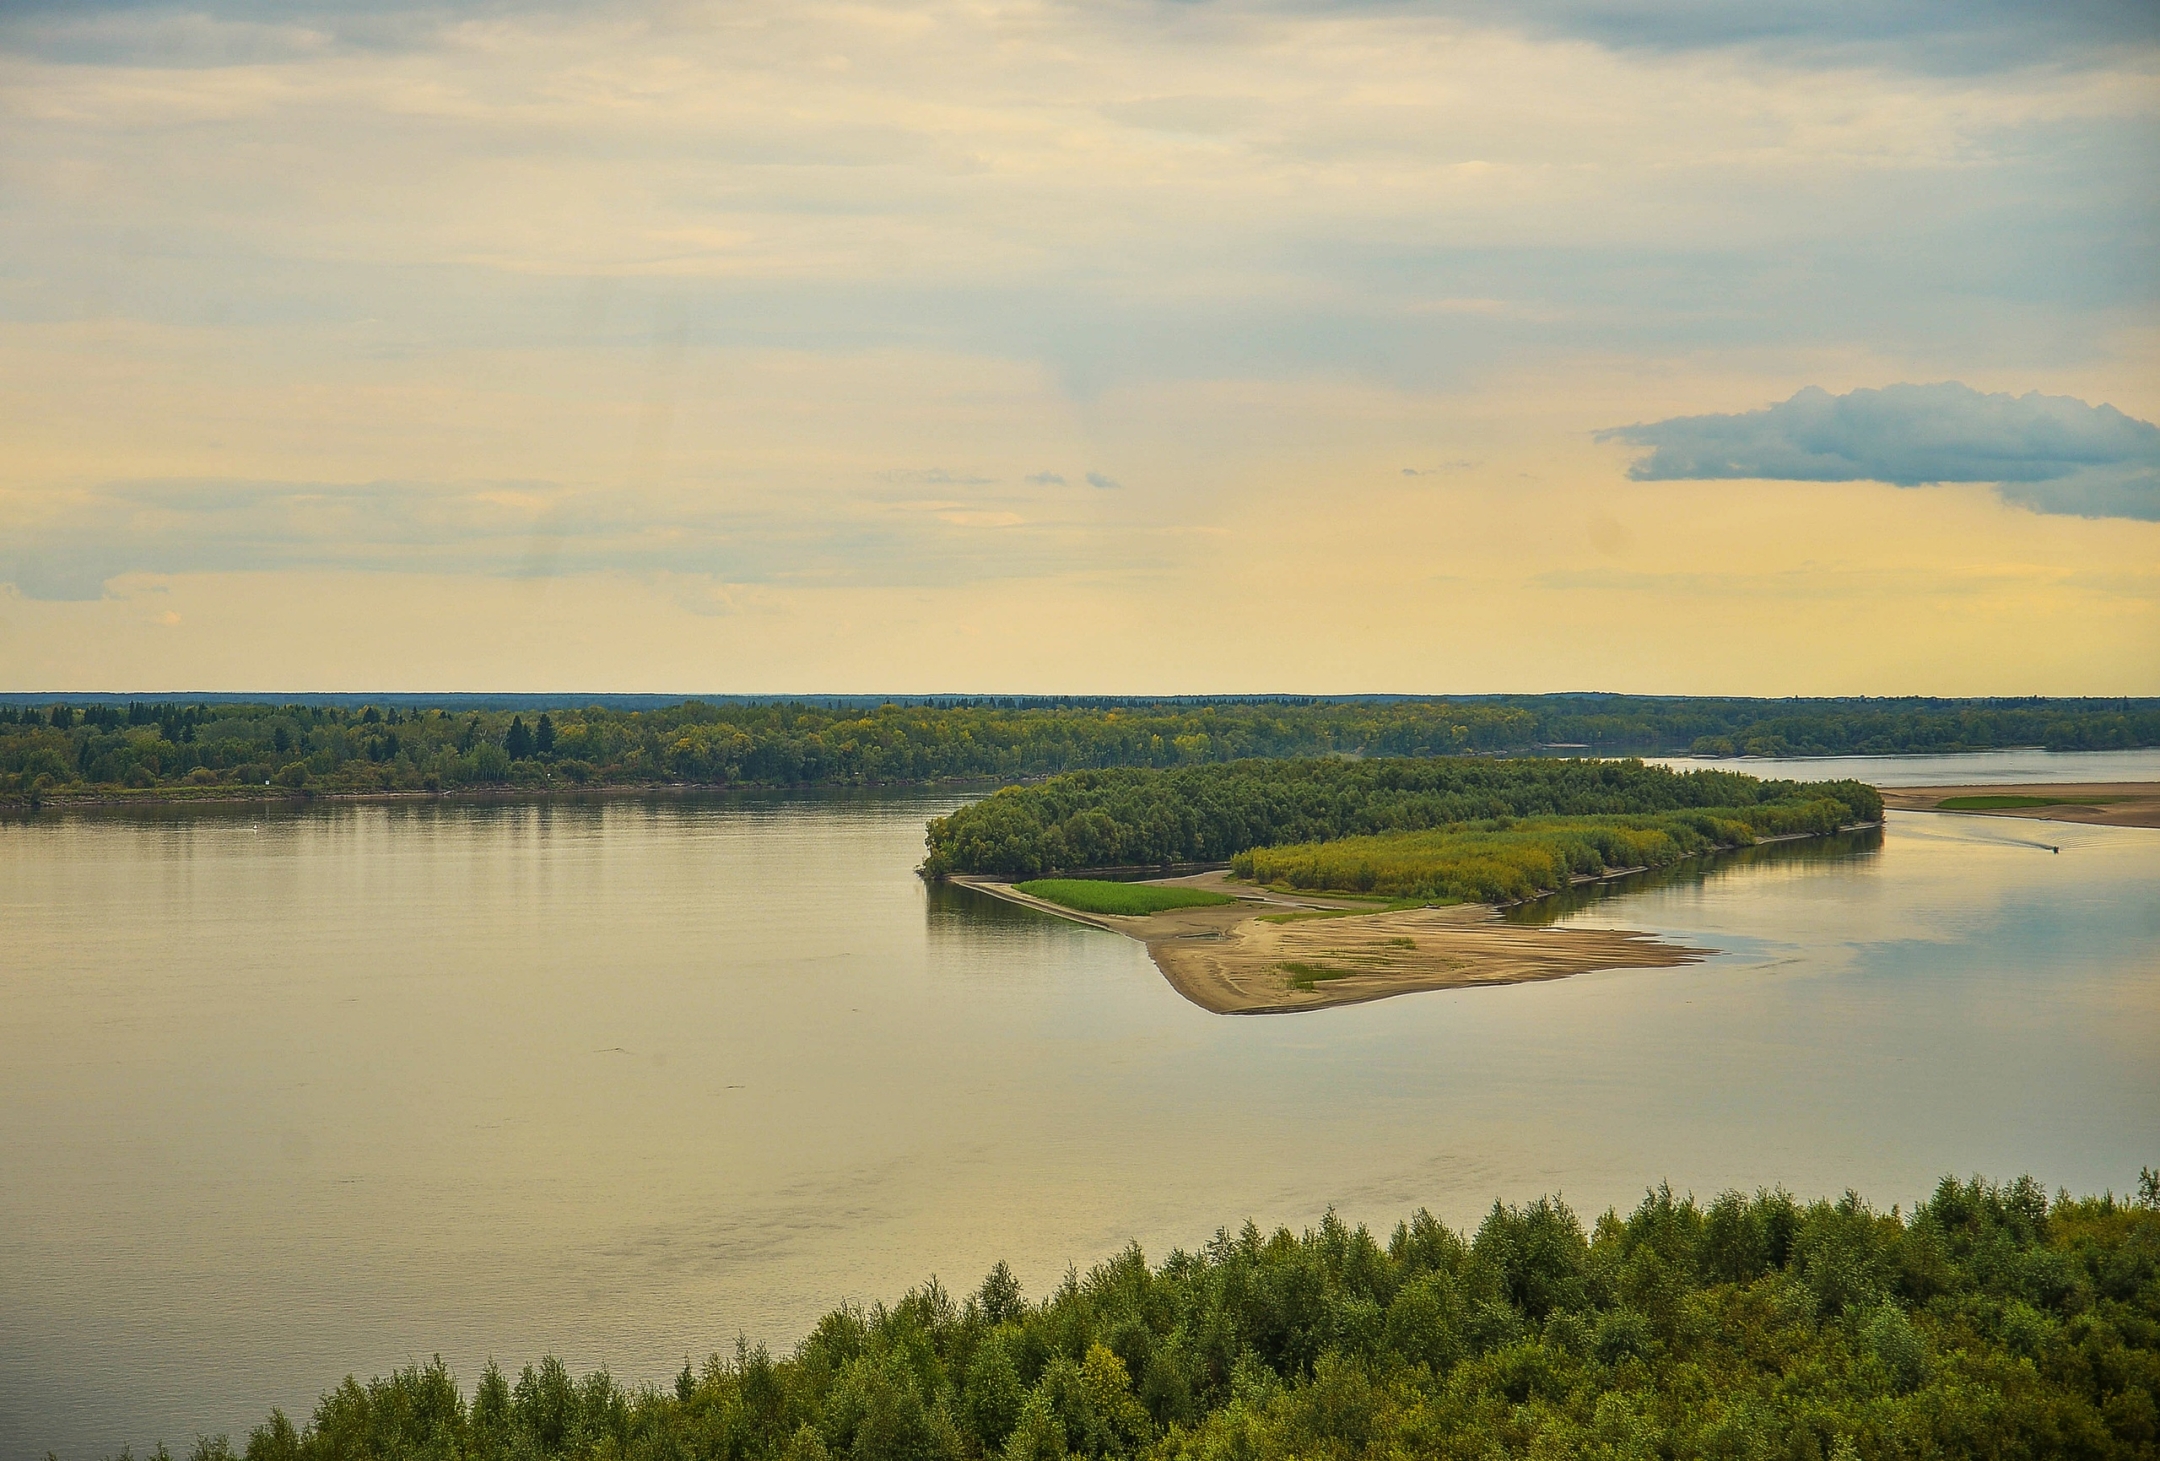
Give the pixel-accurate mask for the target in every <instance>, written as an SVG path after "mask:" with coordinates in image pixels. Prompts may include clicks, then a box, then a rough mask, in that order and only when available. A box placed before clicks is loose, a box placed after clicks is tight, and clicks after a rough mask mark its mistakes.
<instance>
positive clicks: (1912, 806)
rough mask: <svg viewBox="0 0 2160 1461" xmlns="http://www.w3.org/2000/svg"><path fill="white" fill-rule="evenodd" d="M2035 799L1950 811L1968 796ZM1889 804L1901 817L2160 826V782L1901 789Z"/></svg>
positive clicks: (1886, 791)
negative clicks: (1927, 815) (1918, 814)
mask: <svg viewBox="0 0 2160 1461" xmlns="http://www.w3.org/2000/svg"><path fill="white" fill-rule="evenodd" d="M2012 796H2014V797H2035V798H2044V799H2045V801H2046V804H2045V805H2042V806H2030V807H1986V808H1981V807H1945V806H1943V805H1942V804H1943V803H1944V802H1946V801H1955V800H1960V799H1962V798H1965V797H2012ZM1882 799H1883V805H1884V806H1886V807H1889V808H1891V809H1893V810H1895V811H1900V812H1949V813H1953V814H1956V815H1960V816H1969V817H2034V818H2038V819H2040V820H2041V821H2047V822H2089V823H2091V824H2093V825H2094V826H2098V827H2160V781H2043V782H2031V783H2027V784H2025V785H2020V786H1899V787H1887V786H1886V787H1884V788H1882Z"/></svg>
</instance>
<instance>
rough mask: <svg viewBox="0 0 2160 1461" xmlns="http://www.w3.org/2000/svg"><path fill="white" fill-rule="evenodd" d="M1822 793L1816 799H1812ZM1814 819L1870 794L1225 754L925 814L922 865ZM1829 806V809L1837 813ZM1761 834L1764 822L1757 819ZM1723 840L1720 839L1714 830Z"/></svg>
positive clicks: (1852, 817) (1041, 786) (1011, 867)
mask: <svg viewBox="0 0 2160 1461" xmlns="http://www.w3.org/2000/svg"><path fill="white" fill-rule="evenodd" d="M1818 803H1823V804H1826V805H1820V806H1819V805H1816V804H1818ZM1772 807H1779V808H1786V809H1789V810H1790V811H1791V812H1792V814H1793V815H1794V816H1796V817H1800V818H1803V819H1806V820H1807V821H1808V825H1807V827H1806V828H1804V829H1803V828H1802V827H1801V826H1800V825H1799V824H1798V823H1797V822H1796V823H1795V825H1794V826H1793V827H1792V828H1791V829H1790V830H1829V828H1825V827H1816V826H1815V825H1814V823H1816V822H1820V821H1823V820H1826V819H1834V820H1833V821H1832V825H1833V826H1834V825H1836V823H1838V822H1857V821H1874V820H1877V819H1879V818H1880V817H1881V816H1882V798H1881V796H1879V795H1878V794H1877V793H1876V791H1875V790H1874V788H1872V787H1868V786H1863V785H1861V784H1860V783H1858V782H1854V781H1832V782H1821V783H1806V784H1803V783H1799V782H1792V781H1761V780H1757V779H1756V778H1755V777H1752V776H1743V775H1740V774H1738V773H1736V772H1731V771H1708V770H1705V771H1687V772H1678V771H1670V770H1667V769H1666V768H1664V767H1661V766H1646V765H1644V764H1643V763H1642V762H1640V761H1582V760H1549V759H1528V760H1517V761H1507V760H1490V759H1475V758H1468V757H1456V758H1448V759H1430V760H1410V759H1401V758H1393V759H1381V760H1369V761H1349V760H1343V759H1341V758H1325V759H1323V758H1307V759H1302V760H1275V761H1238V762H1233V763H1231V764H1229V765H1226V766H1185V767H1178V768H1176V769H1174V770H1169V771H1155V770H1146V769H1140V768H1122V769H1117V770H1109V771H1075V772H1070V773H1067V774H1066V775H1063V776H1054V777H1051V778H1050V779H1049V780H1047V781H1043V782H1039V783H1036V784H1033V785H1029V786H1011V787H1006V788H1004V789H1003V790H1001V791H997V792H994V793H992V794H991V795H990V796H987V797H985V798H983V799H982V800H981V801H978V802H974V803H971V804H970V805H968V806H964V807H961V808H960V809H959V810H957V811H955V812H954V813H953V814H952V815H951V816H948V817H941V818H938V819H937V820H935V821H933V822H931V823H930V828H929V856H928V857H927V858H926V859H925V860H924V863H923V872H924V873H925V874H926V875H927V876H930V877H938V876H942V875H944V874H947V873H955V872H972V873H1041V872H1052V871H1071V870H1075V869H1082V868H1103V867H1121V866H1159V865H1162V864H1166V863H1183V862H1226V861H1228V860H1229V859H1231V858H1233V857H1235V856H1236V855H1238V854H1239V853H1243V852H1248V851H1250V850H1251V849H1253V848H1259V847H1280V846H1287V845H1290V844H1295V843H1311V842H1331V841H1334V840H1335V839H1337V838H1342V837H1358V836H1370V835H1373V834H1376V833H1388V832H1420V831H1428V830H1431V829H1434V828H1440V827H1449V826H1457V825H1460V824H1465V823H1480V822H1484V823H1490V822H1493V821H1494V820H1495V819H1498V818H1518V817H1586V816H1605V817H1612V816H1624V815H1628V814H1642V813H1680V812H1702V813H1708V812H1710V811H1712V810H1713V809H1716V810H1719V811H1722V812H1723V814H1724V816H1725V818H1726V819H1727V820H1728V821H1731V820H1738V819H1742V818H1744V817H1746V816H1748V815H1751V814H1750V813H1749V812H1747V811H1746V810H1745V809H1750V808H1760V809H1763V811H1762V813H1760V814H1757V815H1763V816H1765V817H1766V818H1767V816H1768V809H1770V808H1772ZM1840 813H1842V814H1843V815H1839V814H1840ZM1763 827H1764V830H1770V828H1771V823H1770V821H1769V820H1767V819H1766V820H1764V822H1763ZM1720 840H1723V839H1720Z"/></svg>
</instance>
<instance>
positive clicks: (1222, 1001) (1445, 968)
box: [953, 871, 1709, 1015]
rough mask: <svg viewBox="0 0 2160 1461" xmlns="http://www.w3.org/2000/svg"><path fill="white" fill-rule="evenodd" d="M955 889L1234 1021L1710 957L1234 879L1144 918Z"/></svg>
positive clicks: (985, 883)
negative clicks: (1110, 946) (1085, 941)
mask: <svg viewBox="0 0 2160 1461" xmlns="http://www.w3.org/2000/svg"><path fill="white" fill-rule="evenodd" d="M953 881H955V882H958V883H962V884H965V885H967V886H969V887H972V888H976V889H979V890H981V891H982V892H985V893H988V894H990V895H992V896H993V897H998V898H1003V899H1005V900H1007V901H1009V902H1013V903H1019V904H1022V905H1024V906H1027V907H1031V908H1039V909H1041V910H1043V911H1044V912H1047V913H1053V914H1055V915H1057V916H1058V917H1060V918H1068V919H1071V920H1073V921H1074V922H1076V923H1085V924H1090V925H1092V926H1094V927H1096V928H1105V929H1109V930H1111V931H1112V932H1114V933H1121V934H1123V935H1125V936H1126V937H1127V938H1132V939H1137V940H1139V941H1140V942H1141V943H1143V944H1145V945H1146V946H1147V951H1148V954H1149V956H1150V957H1152V958H1153V959H1154V961H1155V967H1156V968H1158V969H1160V970H1161V971H1162V974H1163V977H1164V978H1165V979H1167V980H1168V981H1169V982H1170V987H1171V988H1172V989H1175V990H1176V991H1177V992H1178V993H1179V994H1182V995H1184V996H1185V998H1187V999H1189V1000H1191V1001H1192V1002H1193V1003H1194V1004H1196V1005H1198V1006H1200V1008H1202V1009H1204V1010H1208V1011H1211V1012H1213V1013H1215V1014H1223V1015H1257V1014H1287V1013H1292V1012H1295V1011H1299V1010H1314V1009H1327V1008H1330V1007H1332V1006H1335V1005H1345V1004H1363V1003H1365V1002H1367V1001H1369V1000H1375V999H1387V998H1389V997H1391V996H1393V995H1398V994H1415V993H1419V992H1422V991H1425V990H1431V989H1462V988H1468V987H1471V986H1474V985H1481V984H1524V983H1528V982H1531V981H1533V980H1542V979H1565V978H1567V977H1568V976H1569V975H1571V974H1587V973H1590V972H1591V971H1593V970H1597V969H1666V968H1672V967H1675V966H1677V965H1681V964H1692V963H1696V962H1699V961H1700V960H1702V959H1703V958H1705V957H1707V955H1708V952H1709V951H1708V950H1704V949H1692V948H1687V947H1685V946H1683V945H1680V944H1670V943H1665V942H1663V941H1662V940H1659V939H1657V938H1654V937H1652V936H1651V935H1649V934H1643V933H1632V932H1628V931H1625V930H1610V929H1587V928H1581V929H1578V928H1549V927H1533V926H1529V925H1524V924H1514V923H1508V922H1505V921H1504V920H1502V918H1501V916H1500V913H1499V911H1498V910H1497V909H1494V908H1491V907H1488V906H1487V905H1485V904H1481V903H1465V904H1456V905H1453V906H1450V907H1443V908H1402V909H1390V910H1385V911H1373V905H1372V904H1371V903H1368V902H1360V901H1358V900H1355V899H1343V898H1330V897H1327V896H1326V895H1324V894H1304V893H1295V894H1292V893H1282V892H1277V891H1274V890H1271V889H1265V888H1255V887H1254V886H1253V885H1252V884H1250V883H1242V882H1238V881H1236V880H1234V879H1232V878H1231V877H1230V875H1229V874H1228V873H1227V872H1223V871H1211V872H1203V873H1195V874H1192V875H1190V876H1186V877H1176V878H1161V879H1152V880H1151V881H1153V882H1156V883H1159V884H1160V885H1162V886H1166V887H1191V888H1205V889H1207V890H1209V891H1211V892H1221V893H1227V894H1229V895H1230V896H1231V897H1233V898H1235V899H1236V900H1237V901H1236V902H1234V903H1227V904H1217V905H1215V906H1213V907H1208V908H1179V909H1173V910H1171V911H1170V912H1167V913H1156V914H1151V915H1149V916H1147V917H1144V918H1120V917H1116V916H1112V915H1108V914H1096V913H1078V912H1075V911H1074V910H1072V909H1070V908H1062V907H1059V906H1058V905H1057V904H1054V903H1048V902H1045V901H1043V900H1042V899H1040V898H1031V897H1029V896H1028V895H1027V894H1025V893H1022V892H1021V891H1020V890H1019V889H1017V888H1015V887H1013V886H1012V885H1011V884H1010V883H1008V882H1005V881H1004V880H1002V879H997V878H989V877H969V876H960V877H955V878H954V879H953ZM1314 915H1319V916H1314Z"/></svg>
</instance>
